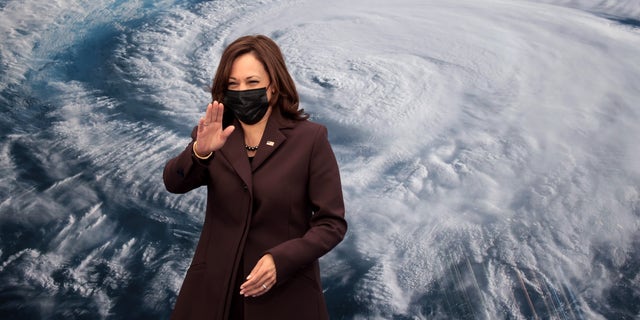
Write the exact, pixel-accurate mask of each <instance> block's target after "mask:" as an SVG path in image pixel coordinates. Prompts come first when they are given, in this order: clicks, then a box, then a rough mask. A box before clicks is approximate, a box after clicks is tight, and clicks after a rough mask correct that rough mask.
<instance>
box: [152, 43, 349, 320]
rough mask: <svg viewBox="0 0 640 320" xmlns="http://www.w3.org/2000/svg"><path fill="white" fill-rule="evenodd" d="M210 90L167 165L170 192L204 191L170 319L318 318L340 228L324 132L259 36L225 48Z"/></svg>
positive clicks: (337, 187) (335, 178)
mask: <svg viewBox="0 0 640 320" xmlns="http://www.w3.org/2000/svg"><path fill="white" fill-rule="evenodd" d="M211 94H212V97H213V102H212V103H211V104H209V105H208V106H207V111H206V113H205V115H204V117H203V118H201V119H200V121H199V123H198V126H197V127H196V128H194V130H193V132H192V134H191V137H192V141H191V143H189V145H188V146H187V148H186V149H185V150H184V151H183V152H182V153H180V154H179V155H178V156H177V157H175V158H173V159H171V160H169V162H167V164H166V166H165V169H164V183H165V186H166V188H167V190H168V191H170V192H173V193H185V192H188V191H190V190H192V189H195V188H198V187H200V186H204V185H206V186H207V209H206V216H205V220H204V225H203V229H202V233H201V235H200V240H199V242H198V245H197V247H196V252H195V255H194V257H193V261H192V263H191V266H190V267H189V270H188V271H187V275H186V277H185V279H184V282H183V284H182V288H181V289H180V294H179V295H178V299H177V301H176V305H175V308H174V311H173V314H172V319H327V318H328V314H327V310H326V305H325V302H324V297H323V293H322V286H321V283H320V271H319V266H318V259H319V258H320V257H321V256H322V255H324V254H325V253H327V252H328V251H329V250H331V249H332V248H333V247H335V246H336V245H337V244H338V243H339V242H340V241H341V240H342V239H343V237H344V234H345V233H346V231H347V223H346V221H345V219H344V203H343V198H342V189H341V184H340V175H339V171H338V166H337V162H336V159H335V156H334V154H333V151H332V149H331V146H330V145H329V142H328V139H327V130H326V128H325V127H324V126H321V125H319V124H315V123H313V122H310V121H309V120H307V117H308V116H307V115H306V114H305V113H304V111H303V110H298V93H297V92H296V88H295V85H294V83H293V80H292V79H291V76H290V75H289V73H288V71H287V68H286V65H285V63H284V58H283V56H282V53H281V52H280V49H279V48H278V46H277V45H276V44H275V42H273V40H271V39H269V38H267V37H265V36H245V37H241V38H239V39H237V40H236V41H234V42H233V43H231V44H230V45H229V46H228V47H227V48H226V49H225V51H224V53H223V54H222V57H221V59H220V64H219V66H218V70H217V72H216V75H215V78H214V80H213V87H212V89H211ZM220 101H222V102H223V103H220Z"/></svg>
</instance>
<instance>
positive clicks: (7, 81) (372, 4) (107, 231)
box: [0, 0, 640, 319]
mask: <svg viewBox="0 0 640 320" xmlns="http://www.w3.org/2000/svg"><path fill="white" fill-rule="evenodd" d="M246 34H265V35H267V36H269V37H271V38H273V39H274V40H275V41H276V42H277V43H278V44H279V45H280V47H281V49H282V51H283V53H284V55H285V58H286V61H287V65H288V67H289V71H290V72H291V74H292V76H293V78H294V81H295V82H296V85H297V88H298V90H299V93H300V96H301V107H303V108H304V109H305V110H306V111H307V112H309V113H310V114H311V118H312V120H313V121H316V122H319V123H321V124H324V125H326V126H327V127H328V129H329V138H330V141H331V143H332V146H333V148H334V152H335V153H336V156H337V158H338V162H339V165H340V170H341V176H342V182H343V190H344V196H345V203H346V209H347V220H348V222H349V231H348V233H347V236H346V238H345V240H344V241H343V242H342V243H341V244H340V245H339V246H338V247H336V248H335V249H334V250H333V251H332V252H331V253H329V254H328V255H326V256H324V257H323V258H322V259H321V267H322V271H323V290H324V293H325V297H326V299H327V305H328V308H329V312H330V314H331V318H332V319H640V126H639V123H640V2H638V1H636V0H618V1H613V0H591V1H589V0H545V1H533V0H532V1H525V0H508V1H507V0H476V1H450V0H399V1H388V0H387V1H384V0H372V1H365V0H354V1H337V0H325V1H312V0H286V1H271V0H263V1H239V0H216V1H186V0H185V1H178V0H175V1H172V0H164V1H119V0H115V1H113V0H112V1H104V0H91V1H89V0H68V1H64V0H55V1H50V0H46V1H44V0H34V1H26V2H23V1H17V0H3V1H0V318H2V319H168V317H169V314H170V312H171V309H172V307H173V304H174V302H175V299H176V296H177V293H178V290H179V288H180V285H181V283H182V280H183V277H184V275H185V272H186V269H187V268H188V266H189V263H190V260H191V257H192V255H193V251H194V249H195V244H196V241H197V239H198V236H199V233H200V229H201V226H202V221H203V219H204V206H205V190H204V188H201V189H199V190H196V191H193V192H190V193H188V194H186V195H173V194H170V193H168V192H167V191H166V190H165V189H164V186H163V183H162V168H163V167H164V164H165V162H166V161H167V160H168V159H169V158H171V157H173V156H175V155H177V154H178V153H179V152H180V151H181V150H182V149H183V148H184V147H185V145H186V144H187V143H188V142H189V139H190V137H189V134H190V132H191V128H192V127H193V125H195V124H196V122H197V120H198V118H199V117H200V116H201V115H202V114H203V112H204V110H205V108H206V105H207V103H208V102H209V99H210V95H209V93H208V91H207V90H208V86H209V85H210V84H211V79H212V77H213V75H214V73H215V68H216V67H217V63H218V61H219V59H220V55H221V53H222V50H223V48H224V47H225V46H226V45H228V44H229V43H230V42H231V41H233V40H234V39H236V38H237V37H239V36H242V35H246ZM274 187H276V186H274Z"/></svg>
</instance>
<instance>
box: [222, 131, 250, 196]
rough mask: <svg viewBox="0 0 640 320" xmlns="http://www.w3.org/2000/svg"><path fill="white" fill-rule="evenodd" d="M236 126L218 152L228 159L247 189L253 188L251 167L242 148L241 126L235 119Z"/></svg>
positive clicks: (242, 135)
mask: <svg viewBox="0 0 640 320" xmlns="http://www.w3.org/2000/svg"><path fill="white" fill-rule="evenodd" d="M234 126H235V127H236V129H235V130H233V132H232V133H231V135H230V136H229V138H227V142H226V143H225V144H224V146H223V147H222V149H220V152H221V153H222V154H223V156H224V157H225V158H226V159H227V160H228V161H229V164H231V166H232V167H233V169H234V170H235V171H236V173H237V174H238V176H240V178H241V179H242V181H244V183H245V185H247V187H249V190H253V183H252V179H251V167H250V165H249V159H248V158H247V151H246V150H245V149H244V134H243V133H242V127H240V123H238V122H237V121H236V122H235V123H234Z"/></svg>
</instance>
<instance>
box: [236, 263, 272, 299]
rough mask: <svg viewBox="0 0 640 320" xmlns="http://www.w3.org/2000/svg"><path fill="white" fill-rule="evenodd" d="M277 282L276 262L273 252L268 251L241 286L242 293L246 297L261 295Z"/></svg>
mask: <svg viewBox="0 0 640 320" xmlns="http://www.w3.org/2000/svg"><path fill="white" fill-rule="evenodd" d="M275 284H276V264H275V262H273V257H272V256H271V254H269V253H267V254H265V255H264V256H262V258H260V260H258V263H256V266H255V267H253V270H251V273H250V274H249V275H248V276H247V281H245V282H244V283H243V284H242V285H241V286H240V294H241V295H243V296H245V297H258V296H261V295H263V294H265V293H267V291H269V289H271V288H272V287H273V285H275Z"/></svg>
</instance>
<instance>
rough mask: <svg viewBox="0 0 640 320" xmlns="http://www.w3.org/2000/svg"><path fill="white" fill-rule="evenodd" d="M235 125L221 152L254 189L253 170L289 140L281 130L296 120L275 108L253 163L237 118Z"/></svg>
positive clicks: (293, 123)
mask: <svg viewBox="0 0 640 320" xmlns="http://www.w3.org/2000/svg"><path fill="white" fill-rule="evenodd" d="M233 125H234V126H235V127H236V129H235V130H234V131H233V133H231V135H230V136H229V138H228V139H227V142H226V143H225V144H224V146H223V147H222V149H220V153H221V154H222V155H223V156H224V157H225V158H226V159H227V160H228V161H229V163H230V164H231V166H232V167H233V169H234V170H235V171H236V173H237V174H238V176H240V178H241V179H242V180H243V181H244V183H245V184H246V185H247V186H248V187H249V190H253V181H252V174H253V172H254V171H256V170H257V169H258V168H259V167H260V165H262V164H263V163H264V161H265V160H267V159H268V158H269V157H270V156H271V155H272V154H273V153H274V152H275V151H276V150H277V149H278V148H279V147H280V146H281V145H282V144H283V143H284V142H285V140H287V137H286V135H285V134H284V133H283V132H282V131H281V130H283V129H288V128H292V127H293V126H294V125H295V121H294V120H289V119H286V118H284V116H283V115H282V114H281V112H280V111H279V110H278V109H277V108H274V109H273V112H271V115H270V116H269V119H268V120H267V125H266V126H265V128H264V132H263V133H262V139H261V140H260V144H259V148H258V151H257V152H256V155H255V157H254V158H253V161H252V162H251V163H249V158H248V157H247V151H246V150H245V149H244V132H243V130H242V126H241V124H240V123H239V122H238V120H237V119H236V120H234V122H233Z"/></svg>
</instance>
